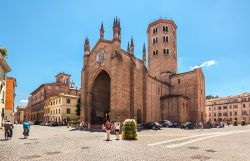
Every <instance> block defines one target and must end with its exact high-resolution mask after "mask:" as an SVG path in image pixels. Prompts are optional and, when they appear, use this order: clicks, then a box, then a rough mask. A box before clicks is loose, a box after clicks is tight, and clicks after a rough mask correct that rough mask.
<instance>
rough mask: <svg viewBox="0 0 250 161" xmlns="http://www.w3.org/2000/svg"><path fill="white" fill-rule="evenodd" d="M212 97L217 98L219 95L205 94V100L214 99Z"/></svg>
mask: <svg viewBox="0 0 250 161" xmlns="http://www.w3.org/2000/svg"><path fill="white" fill-rule="evenodd" d="M214 98H219V96H213V95H211V94H210V95H208V96H206V100H210V99H214Z"/></svg>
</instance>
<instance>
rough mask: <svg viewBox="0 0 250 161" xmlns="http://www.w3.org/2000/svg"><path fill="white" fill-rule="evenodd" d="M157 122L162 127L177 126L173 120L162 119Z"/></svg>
mask: <svg viewBox="0 0 250 161" xmlns="http://www.w3.org/2000/svg"><path fill="white" fill-rule="evenodd" d="M159 123H160V124H161V125H162V127H178V123H177V122H174V121H169V120H162V121H160V122H159Z"/></svg>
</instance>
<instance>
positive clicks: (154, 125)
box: [142, 122, 162, 130]
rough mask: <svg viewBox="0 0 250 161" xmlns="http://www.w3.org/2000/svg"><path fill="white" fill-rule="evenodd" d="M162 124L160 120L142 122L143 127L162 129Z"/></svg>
mask: <svg viewBox="0 0 250 161" xmlns="http://www.w3.org/2000/svg"><path fill="white" fill-rule="evenodd" d="M161 127H162V126H161V124H159V123H158V122H147V123H144V124H142V128H143V129H153V130H160V129H161Z"/></svg>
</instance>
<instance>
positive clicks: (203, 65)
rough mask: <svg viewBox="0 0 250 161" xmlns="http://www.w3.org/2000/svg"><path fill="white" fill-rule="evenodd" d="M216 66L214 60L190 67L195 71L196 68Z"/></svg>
mask: <svg viewBox="0 0 250 161" xmlns="http://www.w3.org/2000/svg"><path fill="white" fill-rule="evenodd" d="M215 64H216V61H215V60H209V61H205V62H203V63H202V64H201V65H195V66H193V67H190V68H191V69H196V68H203V67H210V66H213V65H215Z"/></svg>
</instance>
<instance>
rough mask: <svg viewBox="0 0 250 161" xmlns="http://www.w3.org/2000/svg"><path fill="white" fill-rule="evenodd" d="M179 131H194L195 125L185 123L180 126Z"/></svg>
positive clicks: (193, 123)
mask: <svg viewBox="0 0 250 161" xmlns="http://www.w3.org/2000/svg"><path fill="white" fill-rule="evenodd" d="M181 129H196V123H195V122H185V123H184V124H182V125H181Z"/></svg>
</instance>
